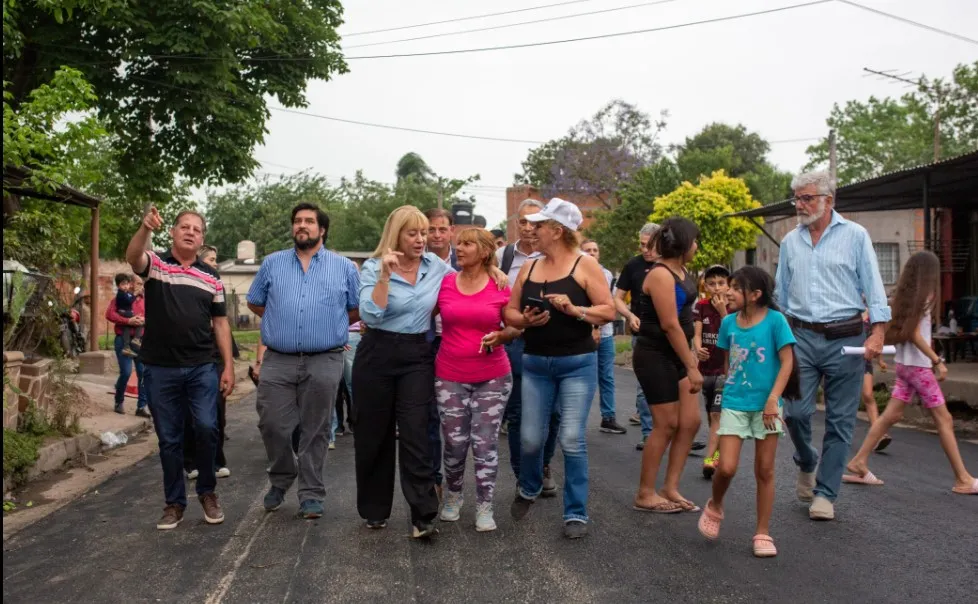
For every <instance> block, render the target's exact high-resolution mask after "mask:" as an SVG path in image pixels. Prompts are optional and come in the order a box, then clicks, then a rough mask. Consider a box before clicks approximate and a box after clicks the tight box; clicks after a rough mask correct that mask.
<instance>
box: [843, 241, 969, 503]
mask: <svg viewBox="0 0 978 604" xmlns="http://www.w3.org/2000/svg"><path fill="white" fill-rule="evenodd" d="M940 274H941V265H940V260H938V258H937V256H935V255H934V254H933V253H932V252H926V251H925V252H917V253H916V254H914V255H912V256H910V258H909V259H908V260H907V264H906V266H904V267H903V272H902V273H901V274H900V280H899V281H898V282H897V289H896V293H895V294H894V296H893V304H892V305H891V306H892V308H893V320H892V321H891V322H890V326H889V328H888V329H887V340H888V341H889V342H890V343H893V344H896V347H897V353H896V361H895V364H896V378H897V379H896V384H895V385H894V386H893V395H892V398H890V402H889V403H888V404H887V406H886V410H885V411H883V415H881V416H880V418H879V421H877V422H875V423H873V425H872V427H870V429H869V434H867V435H866V439H865V440H864V441H863V444H862V446H861V447H860V448H859V452H858V453H856V456H855V457H853V458H852V460H850V461H849V465H848V466H847V469H848V471H849V472H850V473H849V474H846V475H844V476H843V477H842V481H843V482H847V483H850V484H863V485H872V486H879V485H882V484H883V481H882V480H880V479H878V478H876V476H874V475H873V473H872V472H870V471H869V465H868V462H869V454H870V453H871V452H872V451H873V449H874V448H875V447H876V443H877V442H879V441H880V439H881V438H882V437H883V435H884V434H886V432H887V430H889V429H890V428H891V427H893V424H895V423H897V422H898V421H900V419H901V418H902V417H903V407H904V406H905V405H907V404H908V403H910V402H911V400H912V399H913V396H914V395H915V394H916V395H917V396H918V397H919V399H920V403H921V405H923V407H924V408H925V409H927V410H928V411H930V413H931V415H932V416H933V417H934V423H935V424H937V434H938V436H939V437H940V439H941V447H943V448H944V454H945V455H947V459H948V461H949V462H951V470H952V471H953V472H954V486H953V487H952V489H951V490H952V491H953V492H954V493H957V494H959V495H978V479H976V478H975V477H974V476H972V475H971V474H969V473H968V470H967V469H966V468H965V467H964V461H963V460H962V459H961V451H960V450H959V449H958V441H957V440H956V439H955V438H954V420H953V418H952V417H951V414H950V413H949V412H948V410H947V406H945V404H944V393H942V392H941V387H940V385H939V384H938V382H943V381H944V378H946V377H947V367H945V366H944V359H942V358H941V357H939V356H937V353H935V352H934V349H933V348H931V313H933V312H934V310H935V309H936V307H937V301H938V299H939V291H938V288H939V286H940V283H939V281H938V280H939V279H940ZM935 372H936V373H937V376H936V377H935V375H934V374H935Z"/></svg>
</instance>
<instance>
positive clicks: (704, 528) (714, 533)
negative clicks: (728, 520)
mask: <svg viewBox="0 0 978 604" xmlns="http://www.w3.org/2000/svg"><path fill="white" fill-rule="evenodd" d="M712 502H713V500H712V499H710V500H709V501H707V502H706V505H705V506H704V507H703V513H702V514H700V521H699V522H698V523H697V524H696V528H698V529H699V531H700V534H701V535H703V536H704V537H706V538H707V539H709V540H710V541H713V540H715V539H716V538H717V537H719V536H720V523H721V522H723V512H720V513H719V514H718V513H716V512H714V511H713V510H711V509H710V503H712Z"/></svg>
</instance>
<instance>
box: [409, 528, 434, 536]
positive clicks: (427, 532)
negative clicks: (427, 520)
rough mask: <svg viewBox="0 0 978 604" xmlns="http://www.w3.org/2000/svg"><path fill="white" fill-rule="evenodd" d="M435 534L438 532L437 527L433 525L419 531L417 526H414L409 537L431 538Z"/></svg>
mask: <svg viewBox="0 0 978 604" xmlns="http://www.w3.org/2000/svg"><path fill="white" fill-rule="evenodd" d="M437 534H438V529H436V528H435V527H431V528H429V529H427V530H424V531H419V530H418V527H414V530H413V531H412V532H411V538H412V539H431V538H432V537H434V536H435V535H437Z"/></svg>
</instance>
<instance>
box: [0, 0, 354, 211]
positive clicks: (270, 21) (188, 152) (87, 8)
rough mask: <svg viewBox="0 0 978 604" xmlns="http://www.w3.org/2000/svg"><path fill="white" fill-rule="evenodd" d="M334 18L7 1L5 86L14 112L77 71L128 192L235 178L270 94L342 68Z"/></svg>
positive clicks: (294, 102) (158, 0)
mask: <svg viewBox="0 0 978 604" xmlns="http://www.w3.org/2000/svg"><path fill="white" fill-rule="evenodd" d="M341 21H342V7H341V6H340V3H339V1H338V0H308V1H306V2H293V1H291V0H209V1H206V2H186V1H184V0H153V1H152V2H129V1H124V0H5V1H4V41H3V49H4V61H3V69H4V81H5V82H10V83H11V84H10V87H9V89H8V90H9V92H10V93H11V96H10V99H9V101H10V104H11V106H12V108H13V109H14V110H15V111H16V110H18V109H19V107H20V106H21V105H22V104H23V103H25V102H29V101H30V99H31V95H32V91H34V90H35V89H37V88H38V87H40V86H42V85H43V84H44V83H46V82H49V81H51V80H52V78H53V77H54V74H55V73H56V72H57V71H58V70H59V69H60V68H61V67H62V66H68V67H71V68H73V69H76V70H77V71H79V72H81V73H82V74H83V75H84V77H85V79H86V80H87V81H88V82H90V83H91V85H92V88H93V92H94V94H95V95H96V96H97V99H98V100H97V106H96V109H97V112H98V116H99V118H100V119H101V120H102V122H103V123H104V124H105V125H106V127H107V128H108V129H109V130H110V131H111V132H112V133H113V134H114V139H113V142H114V144H115V145H116V146H117V148H118V150H119V151H120V154H119V159H118V168H119V173H120V174H121V175H122V176H123V177H124V178H125V179H126V181H127V182H128V183H129V189H130V190H131V191H136V192H139V193H141V194H149V193H151V192H153V191H159V190H167V189H169V188H170V187H171V185H172V183H173V182H174V179H175V177H179V178H180V179H182V180H183V181H185V182H187V183H189V184H191V185H197V184H203V183H209V184H220V183H225V182H238V181H241V180H242V179H244V178H246V177H248V176H249V175H250V174H251V173H252V171H253V170H254V169H255V168H256V166H257V162H256V161H255V160H254V159H253V158H252V156H251V152H252V149H253V148H254V146H255V145H256V144H258V143H261V142H263V140H264V135H265V132H266V130H265V123H266V120H267V119H268V116H269V109H268V105H267V102H268V99H269V98H270V97H275V99H276V100H277V102H278V103H280V104H282V105H284V106H287V107H296V106H302V105H304V104H305V96H304V90H305V86H306V83H307V82H308V81H309V80H310V79H320V80H328V79H330V77H332V76H333V75H334V74H336V73H343V72H345V71H346V65H345V63H344V61H343V58H342V56H341V54H340V50H339V36H338V35H337V33H336V28H337V27H338V26H339V25H340V23H341ZM5 119H6V118H5Z"/></svg>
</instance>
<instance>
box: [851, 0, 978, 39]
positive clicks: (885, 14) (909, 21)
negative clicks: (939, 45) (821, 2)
mask: <svg viewBox="0 0 978 604" xmlns="http://www.w3.org/2000/svg"><path fill="white" fill-rule="evenodd" d="M836 2H840V3H842V4H847V5H849V6H852V7H854V8H859V9H862V10H864V11H869V12H871V13H875V14H877V15H881V16H883V17H887V18H889V19H894V20H896V21H900V22H901V23H906V24H908V25H913V26H914V27H919V28H921V29H926V30H928V31H932V32H934V33H938V34H942V35H945V36H949V37H951V38H955V39H957V40H961V41H962V42H968V43H969V44H974V45H976V46H978V40H975V39H974V38H968V37H966V36H962V35H961V34H956V33H954V32H952V31H947V30H946V29H940V28H937V27H934V26H933V25H927V24H926V23H921V22H920V21H914V20H912V19H907V18H906V17H901V16H899V15H894V14H893V13H888V12H886V11H881V10H879V9H877V8H871V7H869V6H864V5H862V4H859V3H858V2H852V0H836Z"/></svg>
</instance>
